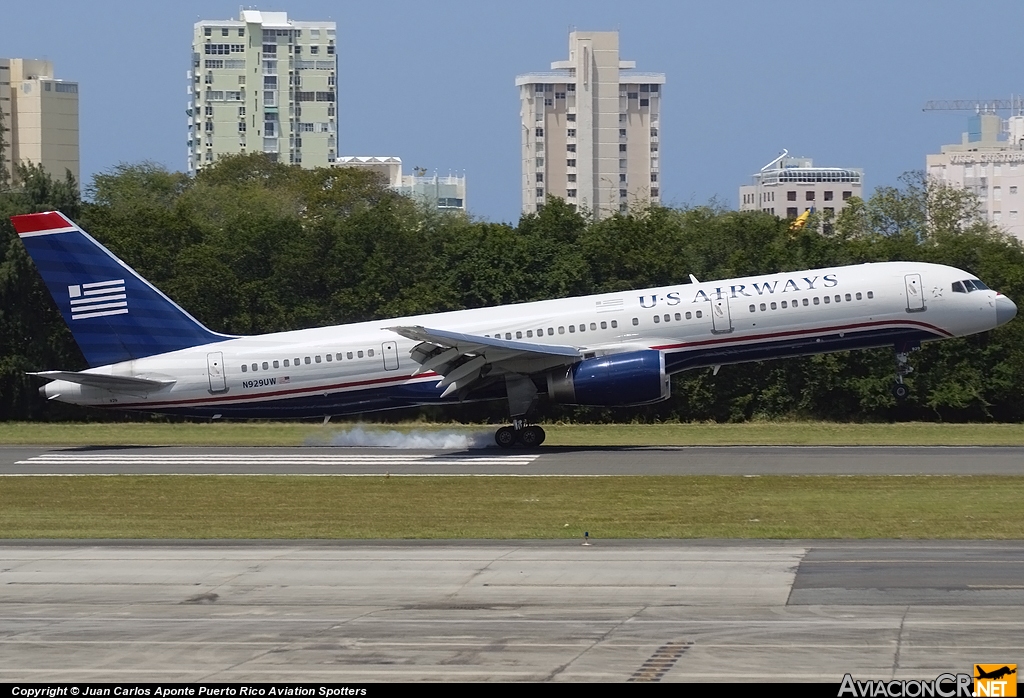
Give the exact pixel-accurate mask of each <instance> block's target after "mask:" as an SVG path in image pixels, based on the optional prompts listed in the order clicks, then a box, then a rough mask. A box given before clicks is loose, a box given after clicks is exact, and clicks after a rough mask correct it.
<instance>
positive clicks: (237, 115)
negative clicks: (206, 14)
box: [188, 10, 338, 173]
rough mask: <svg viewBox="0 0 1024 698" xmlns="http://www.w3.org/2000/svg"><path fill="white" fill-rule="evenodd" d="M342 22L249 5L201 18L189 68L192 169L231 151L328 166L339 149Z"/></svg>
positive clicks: (197, 25)
mask: <svg viewBox="0 0 1024 698" xmlns="http://www.w3.org/2000/svg"><path fill="white" fill-rule="evenodd" d="M335 38H336V37H335V23H334V22H297V21H292V20H289V19H288V13H287V12H261V11H259V10H242V11H241V13H240V16H239V19H237V20H222V21H209V20H204V21H202V22H196V24H195V29H194V32H193V37H192V68H191V70H189V71H188V94H189V102H188V114H189V119H188V128H189V130H188V171H189V172H190V173H195V172H196V171H198V170H200V169H202V168H203V167H206V166H207V165H211V164H213V163H214V162H216V161H217V159H218V158H220V157H221V156H224V155H235V154H245V153H258V152H263V153H267V154H268V155H269V156H270V157H271V158H273V159H274V160H277V161H278V162H283V163H286V164H295V165H302V166H303V167H308V168H312V167H327V166H329V165H331V164H333V162H334V159H335V157H336V154H337V149H338V148H337V138H338V134H337V131H338V129H337V118H338V117H337V114H338V93H337V75H338V56H337V53H336V44H335Z"/></svg>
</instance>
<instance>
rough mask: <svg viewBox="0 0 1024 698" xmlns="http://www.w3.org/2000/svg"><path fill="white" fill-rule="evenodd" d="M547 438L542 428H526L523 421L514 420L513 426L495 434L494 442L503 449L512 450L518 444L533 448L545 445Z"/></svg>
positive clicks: (499, 430) (503, 428) (534, 426)
mask: <svg viewBox="0 0 1024 698" xmlns="http://www.w3.org/2000/svg"><path fill="white" fill-rule="evenodd" d="M545 436H546V434H545V433H544V430H543V429H541V428H540V427H538V426H536V425H533V426H526V424H525V422H524V421H523V420H521V419H516V420H513V425H512V426H510V427H502V428H501V429H498V431H496V432H495V433H494V442H495V443H496V444H498V445H499V446H501V447H502V448H512V447H513V446H515V445H516V444H517V443H518V444H522V445H523V446H526V447H527V448H533V447H535V446H540V445H541V444H542V443H544V438H545Z"/></svg>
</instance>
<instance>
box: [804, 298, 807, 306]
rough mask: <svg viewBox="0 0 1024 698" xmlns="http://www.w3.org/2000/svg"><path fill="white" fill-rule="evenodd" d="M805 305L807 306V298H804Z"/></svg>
mask: <svg viewBox="0 0 1024 698" xmlns="http://www.w3.org/2000/svg"><path fill="white" fill-rule="evenodd" d="M804 305H805V306H806V305H807V299H806V298H804Z"/></svg>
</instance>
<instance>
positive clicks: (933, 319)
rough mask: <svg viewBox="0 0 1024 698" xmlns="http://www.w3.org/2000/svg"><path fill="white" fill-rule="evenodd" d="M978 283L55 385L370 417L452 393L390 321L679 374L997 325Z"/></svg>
mask: <svg viewBox="0 0 1024 698" xmlns="http://www.w3.org/2000/svg"><path fill="white" fill-rule="evenodd" d="M972 278H974V277H973V275H972V274H969V273H966V272H963V271H960V270H957V269H955V268H952V267H947V266H941V265H935V264H924V263H916V262H913V263H912V262H887V263H875V264H862V265H856V266H845V267H833V268H828V269H817V270H811V271H795V272H790V273H779V274H763V275H758V276H754V277H747V278H741V279H728V280H723V281H714V282H707V283H688V284H680V285H673V286H665V287H661V288H651V289H644V290H639V291H623V292H617V293H605V294H599V295H594V296H583V297H577V298H565V299H559V300H548V301H539V302H533V303H521V304H516V305H506V306H498V307H491V308H479V309H473V310H460V311H455V312H447V313H436V314H431V315H419V316H413V317H403V318H393V319H389V320H382V321H373V322H361V323H355V324H350V325H337V326H333V327H322V328H316V329H306V330H295V331H290V332H278V333H273V334H265V335H258V336H251V337H239V338H233V339H228V340H225V341H223V342H216V343H213V344H205V345H202V346H198V347H193V348H189V349H183V350H179V351H174V352H170V353H166V354H159V355H156V356H150V357H146V358H143V359H137V360H134V361H126V362H122V363H118V364H113V365H110V366H103V367H98V368H94V369H90V370H89V371H88V372H89V373H100V374H111V375H118V376H135V377H145V378H151V379H156V380H167V381H173V383H172V384H170V385H168V386H167V387H164V388H162V389H159V390H155V391H149V392H145V391H139V392H138V394H128V393H124V392H116V393H115V392H112V391H110V390H106V389H101V388H96V387H89V386H83V385H79V384H74V383H68V382H66V381H60V380H58V381H54V382H52V383H50V384H48V385H46V386H44V391H45V394H46V395H47V396H49V397H51V398H55V399H58V400H62V401H65V402H71V403H75V404H82V405H93V406H106V407H116V408H123V409H141V410H147V411H162V412H172V413H183V414H194V415H203V416H210V417H215V416H224V417H258V416H265V417H310V416H318V415H319V416H323V415H329V414H343V413H346V412H365V411H370V410H378V409H388V408H393V407H405V406H409V405H415V404H430V403H435V402H437V401H438V400H439V398H440V394H441V392H442V391H441V390H440V389H438V388H436V387H435V386H436V385H437V383H438V381H439V377H438V376H437V375H435V374H432V373H426V374H423V375H418V376H414V375H413V373H414V371H415V370H416V368H417V364H416V363H415V362H414V361H412V359H411V358H410V351H411V350H412V348H413V346H414V345H415V344H416V342H415V341H413V340H410V339H406V338H404V337H402V336H399V335H398V334H396V333H395V332H393V331H391V330H388V329H385V328H387V327H391V326H397V325H418V326H424V327H429V328H433V329H439V330H447V331H452V332H460V333H465V334H471V335H486V336H489V337H498V338H501V339H510V340H516V341H520V342H527V343H536V344H543V345H563V346H572V347H576V348H578V349H580V350H581V352H582V353H583V355H584V356H589V355H591V354H592V355H594V356H601V355H606V354H614V353H621V352H626V351H633V350H639V349H657V350H659V351H661V352H663V353H664V354H665V359H666V361H665V366H666V370H667V371H668V372H669V373H672V372H677V371H681V370H685V369H688V368H694V367H700V366H715V365H720V364H728V363H738V362H742V361H751V360H763V359H771V358H779V357H784V356H796V355H801V354H813V353H823V352H828V351H839V350H844V349H854V348H866V347H872V346H887V345H888V346H892V345H894V344H895V345H899V344H900V343H905V344H914V343H917V342H920V341H929V340H932V339H942V338H947V337H957V336H964V335H970V334H974V333H977V332H982V331H985V330H988V329H992V328H993V327H995V326H996V325H997V324H998V322H997V312H996V302H997V301H996V299H997V297H998V296H999V294H997V293H996V292H994V291H991V290H975V291H971V292H954V291H953V290H952V289H953V287H954V283H955V282H957V281H961V280H963V279H972ZM492 397H493V396H492ZM452 399H454V398H452Z"/></svg>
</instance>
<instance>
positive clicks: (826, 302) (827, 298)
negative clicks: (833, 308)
mask: <svg viewBox="0 0 1024 698" xmlns="http://www.w3.org/2000/svg"><path fill="white" fill-rule="evenodd" d="M823 300H824V301H825V304H826V305H827V304H829V303H831V302H832V299H831V298H829V297H828V296H825V297H824V298H823Z"/></svg>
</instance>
